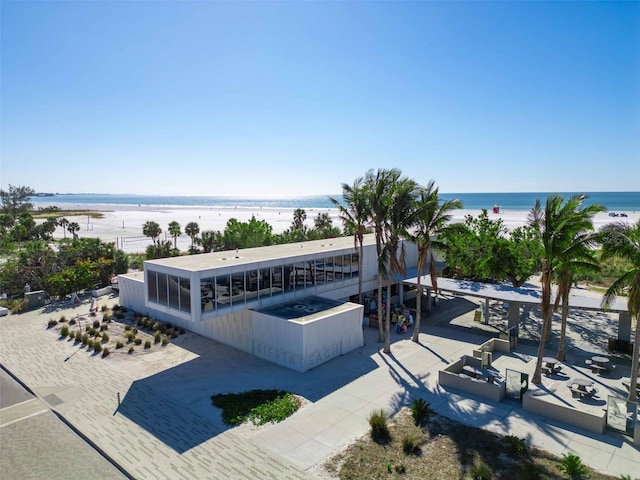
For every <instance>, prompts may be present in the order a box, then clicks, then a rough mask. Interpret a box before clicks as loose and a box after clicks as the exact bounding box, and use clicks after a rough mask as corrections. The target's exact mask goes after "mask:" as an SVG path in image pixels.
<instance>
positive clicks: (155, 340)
mask: <svg viewBox="0 0 640 480" xmlns="http://www.w3.org/2000/svg"><path fill="white" fill-rule="evenodd" d="M161 340H162V334H161V333H160V332H156V333H155V334H154V335H153V343H160V341H161Z"/></svg>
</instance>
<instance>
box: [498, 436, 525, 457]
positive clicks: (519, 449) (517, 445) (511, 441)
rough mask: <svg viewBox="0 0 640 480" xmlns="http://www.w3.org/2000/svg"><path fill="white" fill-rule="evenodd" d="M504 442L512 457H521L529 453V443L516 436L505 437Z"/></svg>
mask: <svg viewBox="0 0 640 480" xmlns="http://www.w3.org/2000/svg"><path fill="white" fill-rule="evenodd" d="M504 441H505V442H506V443H507V446H508V448H509V454H510V455H511V456H519V455H524V454H526V453H527V442H525V441H524V440H523V439H522V438H520V437H518V436H516V435H507V436H506V437H504Z"/></svg>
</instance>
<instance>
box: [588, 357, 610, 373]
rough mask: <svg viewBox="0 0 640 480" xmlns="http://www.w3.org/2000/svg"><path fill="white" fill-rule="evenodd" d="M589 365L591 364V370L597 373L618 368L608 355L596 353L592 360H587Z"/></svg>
mask: <svg viewBox="0 0 640 480" xmlns="http://www.w3.org/2000/svg"><path fill="white" fill-rule="evenodd" d="M587 365H590V368H591V371H592V372H593V373H597V374H602V373H606V372H608V371H610V370H612V369H614V368H616V366H615V365H613V364H612V363H611V361H610V360H609V359H608V358H607V357H602V356H600V355H594V356H593V357H591V360H589V361H588V362H587Z"/></svg>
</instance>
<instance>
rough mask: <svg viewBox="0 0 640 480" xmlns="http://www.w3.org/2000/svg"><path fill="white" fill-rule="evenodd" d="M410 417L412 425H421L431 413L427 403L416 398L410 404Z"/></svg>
mask: <svg viewBox="0 0 640 480" xmlns="http://www.w3.org/2000/svg"><path fill="white" fill-rule="evenodd" d="M410 409H411V416H412V417H413V423H415V424H416V425H422V424H423V423H424V421H425V420H426V419H427V418H429V415H431V414H432V413H433V410H431V407H430V406H429V402H427V401H426V400H424V399H423V398H416V399H415V400H414V401H413V403H412V404H411V407H410Z"/></svg>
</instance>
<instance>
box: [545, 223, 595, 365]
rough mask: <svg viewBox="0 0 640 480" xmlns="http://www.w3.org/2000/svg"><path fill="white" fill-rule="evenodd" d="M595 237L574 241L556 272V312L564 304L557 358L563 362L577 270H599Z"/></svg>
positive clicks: (587, 235)
mask: <svg viewBox="0 0 640 480" xmlns="http://www.w3.org/2000/svg"><path fill="white" fill-rule="evenodd" d="M594 239H595V237H594V236H593V235H591V234H586V235H585V234H582V235H579V236H578V238H576V239H574V241H573V242H572V243H573V245H574V246H573V248H572V249H570V250H568V251H566V252H564V253H563V255H562V257H561V258H560V259H559V264H558V269H557V270H556V272H554V277H555V280H556V283H557V284H558V292H557V295H556V301H555V305H554V307H553V309H554V311H557V310H558V306H559V304H560V302H562V323H561V327H560V342H559V343H558V353H557V355H556V358H557V359H558V360H560V361H561V362H564V361H565V360H566V355H565V346H566V343H567V342H566V338H567V317H568V315H569V293H570V292H571V285H573V280H574V277H575V274H576V271H577V270H579V269H580V270H583V271H584V270H592V271H597V270H598V269H599V267H598V263H597V261H596V259H595V255H594V251H593V249H592V248H591V247H592V246H593V244H594Z"/></svg>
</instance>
